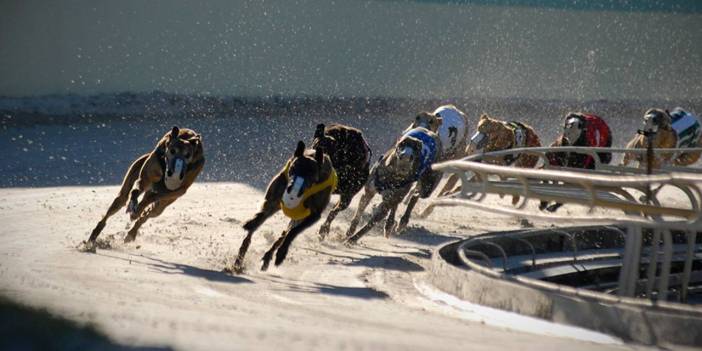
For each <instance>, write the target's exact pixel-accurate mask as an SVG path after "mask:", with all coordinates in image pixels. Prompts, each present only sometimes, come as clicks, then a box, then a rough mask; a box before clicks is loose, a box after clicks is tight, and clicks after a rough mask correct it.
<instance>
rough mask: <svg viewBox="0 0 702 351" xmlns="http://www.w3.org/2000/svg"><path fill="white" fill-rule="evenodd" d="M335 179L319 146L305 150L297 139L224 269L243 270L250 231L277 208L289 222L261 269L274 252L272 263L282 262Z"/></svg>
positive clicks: (316, 213)
mask: <svg viewBox="0 0 702 351" xmlns="http://www.w3.org/2000/svg"><path fill="white" fill-rule="evenodd" d="M337 179H338V178H337V174H336V171H335V170H334V167H333V166H332V162H331V159H330V158H329V156H328V155H325V154H324V152H323V151H322V149H321V148H319V149H316V150H305V143H303V142H302V141H299V142H298V144H297V149H295V154H294V155H293V157H292V158H290V159H289V160H288V162H287V163H286V164H285V167H284V168H283V169H282V170H281V171H280V172H279V173H278V174H277V175H276V176H275V177H273V179H272V180H271V182H270V184H268V189H266V195H265V200H264V202H263V206H261V210H260V211H258V213H256V214H255V215H254V217H253V218H252V219H250V220H248V221H247V222H246V223H244V230H246V232H247V234H246V237H245V238H244V241H242V243H241V246H240V247H239V255H238V256H237V258H236V261H235V263H234V266H233V267H231V268H226V269H225V271H229V272H236V273H241V272H242V271H243V270H244V257H245V256H246V251H247V250H248V248H249V244H251V237H252V236H253V233H254V232H255V231H256V229H258V227H260V226H261V224H263V222H265V221H266V219H268V218H269V217H270V216H272V215H273V214H274V213H276V212H278V210H280V209H282V210H283V213H284V214H285V215H286V216H287V217H289V218H290V223H289V224H288V227H287V229H286V230H285V231H283V233H282V234H281V235H280V238H278V240H276V242H275V243H274V244H273V246H271V248H270V249H269V250H268V251H267V252H266V253H265V255H264V256H263V259H262V261H263V264H262V265H261V270H263V271H265V270H266V269H268V264H269V262H270V260H271V259H272V257H273V253H275V254H276V257H275V265H276V266H278V265H280V264H281V263H283V261H284V260H285V257H286V256H287V254H288V249H289V248H290V244H291V243H292V241H293V240H295V237H297V235H298V234H300V233H302V231H304V230H305V229H307V228H308V227H310V226H311V225H312V224H314V223H315V222H317V221H318V220H319V219H320V218H321V216H322V212H323V211H324V209H325V208H326V207H327V205H328V204H329V199H330V197H331V194H332V192H333V191H334V190H335V189H336V185H337Z"/></svg>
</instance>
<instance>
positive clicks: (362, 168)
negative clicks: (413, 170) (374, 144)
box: [312, 124, 371, 239]
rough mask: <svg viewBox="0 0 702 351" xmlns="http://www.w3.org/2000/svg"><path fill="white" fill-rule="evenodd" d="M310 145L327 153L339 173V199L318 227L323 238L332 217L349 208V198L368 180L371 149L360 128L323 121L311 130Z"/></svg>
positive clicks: (336, 192) (337, 191)
mask: <svg viewBox="0 0 702 351" xmlns="http://www.w3.org/2000/svg"><path fill="white" fill-rule="evenodd" d="M312 148H313V149H315V150H316V149H321V150H322V151H323V152H324V153H325V154H327V155H329V157H330V158H331V161H332V164H333V165H334V169H335V170H336V173H337V175H338V176H339V186H338V187H337V188H336V191H335V192H334V194H339V196H340V198H339V202H338V203H337V204H336V206H334V208H333V209H332V210H331V211H330V212H329V216H327V220H326V221H325V222H324V224H322V226H321V227H320V228H319V235H320V236H321V238H322V239H324V237H325V236H326V235H327V234H328V233H329V229H330V227H331V223H332V221H333V220H334V218H336V216H337V215H338V214H339V212H341V211H343V210H345V209H346V208H348V207H349V204H350V203H351V200H352V199H353V197H354V196H355V195H356V194H357V193H358V192H359V191H360V190H361V189H362V188H363V186H364V185H365V184H366V182H367V181H368V173H369V169H370V160H371V150H370V147H369V146H368V143H367V142H366V139H365V138H363V133H362V132H361V131H360V130H358V129H356V128H352V127H348V126H344V125H341V124H331V125H328V126H326V127H325V126H324V124H318V125H317V129H316V130H315V132H314V140H313V141H312Z"/></svg>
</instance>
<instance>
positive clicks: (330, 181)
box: [280, 163, 339, 220]
mask: <svg viewBox="0 0 702 351" xmlns="http://www.w3.org/2000/svg"><path fill="white" fill-rule="evenodd" d="M289 167H290V163H288V164H286V165H285V169H284V170H283V174H284V175H285V177H286V178H287V176H288V169H289ZM338 182H339V178H338V176H337V175H336V170H334V168H333V167H332V169H331V172H330V173H329V177H327V179H325V180H324V181H322V182H319V183H315V184H312V186H311V187H309V188H307V189H305V191H303V192H302V200H301V201H300V204H299V205H297V206H295V207H294V208H290V207H286V206H285V204H284V203H283V201H282V200H281V201H280V208H281V209H282V210H283V213H284V214H285V215H286V216H287V217H288V218H290V219H292V220H301V219H305V218H307V216H309V215H310V214H311V213H312V212H311V211H310V209H309V208H307V207H305V200H307V199H308V198H309V197H310V196H312V195H314V194H317V193H319V192H321V191H323V190H325V189H327V188H329V187H331V193H333V192H334V190H336V185H337V184H338Z"/></svg>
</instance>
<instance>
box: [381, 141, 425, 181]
mask: <svg viewBox="0 0 702 351" xmlns="http://www.w3.org/2000/svg"><path fill="white" fill-rule="evenodd" d="M422 147H424V144H422V141H421V140H419V139H417V138H413V137H410V136H405V137H403V138H402V139H400V141H399V142H398V143H397V144H395V150H393V153H392V155H391V157H390V158H389V159H388V165H389V164H392V167H393V168H394V169H395V170H396V171H398V172H399V173H402V174H404V173H410V172H411V171H412V170H414V168H415V167H416V165H418V164H419V162H417V161H419V159H420V157H421V155H422Z"/></svg>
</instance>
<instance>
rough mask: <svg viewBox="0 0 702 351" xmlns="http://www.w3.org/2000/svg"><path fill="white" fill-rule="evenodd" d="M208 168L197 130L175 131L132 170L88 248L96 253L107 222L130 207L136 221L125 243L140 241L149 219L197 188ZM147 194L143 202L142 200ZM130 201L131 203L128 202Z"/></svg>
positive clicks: (129, 211) (133, 166)
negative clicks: (204, 168)
mask: <svg viewBox="0 0 702 351" xmlns="http://www.w3.org/2000/svg"><path fill="white" fill-rule="evenodd" d="M204 165H205V157H204V150H203V146H202V137H201V136H200V134H198V133H196V132H194V131H193V130H190V129H186V128H182V129H181V128H178V127H173V129H171V131H170V132H168V133H166V134H165V135H164V136H163V137H162V138H161V140H160V141H159V142H158V144H157V145H156V148H155V149H154V151H152V152H150V153H148V154H144V155H142V156H141V157H139V158H138V159H137V160H136V161H134V162H133V163H132V165H131V166H129V170H127V174H126V175H125V176H124V180H123V181H122V187H121V188H120V190H119V194H118V195H117V197H116V198H115V199H114V200H113V201H112V205H110V208H109V209H108V210H107V213H106V214H105V215H104V216H103V217H102V219H101V220H100V221H99V222H98V224H97V226H96V227H95V229H93V232H92V233H91V234H90V238H89V239H88V241H87V243H86V247H87V248H88V249H89V250H90V251H93V250H94V248H95V241H96V240H97V238H98V236H99V235H100V232H102V230H103V229H104V228H105V224H106V223H107V219H108V218H110V217H111V216H112V215H114V214H115V213H117V211H118V210H119V209H120V208H122V207H123V206H124V205H125V204H127V213H129V215H130V218H131V219H132V220H136V222H135V223H134V226H132V228H131V229H130V230H129V232H128V233H127V236H126V237H125V238H124V242H125V243H127V242H131V241H134V240H135V239H136V235H137V231H138V230H139V228H140V227H141V226H142V225H143V224H144V222H146V221H147V220H148V219H149V218H154V217H157V216H159V215H160V214H161V213H163V211H164V210H165V209H166V207H168V206H169V205H170V204H172V203H173V202H174V201H175V200H177V199H178V198H179V197H181V196H183V195H184V194H185V192H186V191H188V188H189V187H190V186H191V185H192V184H193V182H194V181H195V178H197V176H198V174H200V172H201V171H202V168H203V167H204ZM142 193H143V194H144V197H143V199H142V200H141V202H139V196H140V195H141V194H142ZM127 199H129V201H127ZM127 202H128V203H127Z"/></svg>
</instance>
